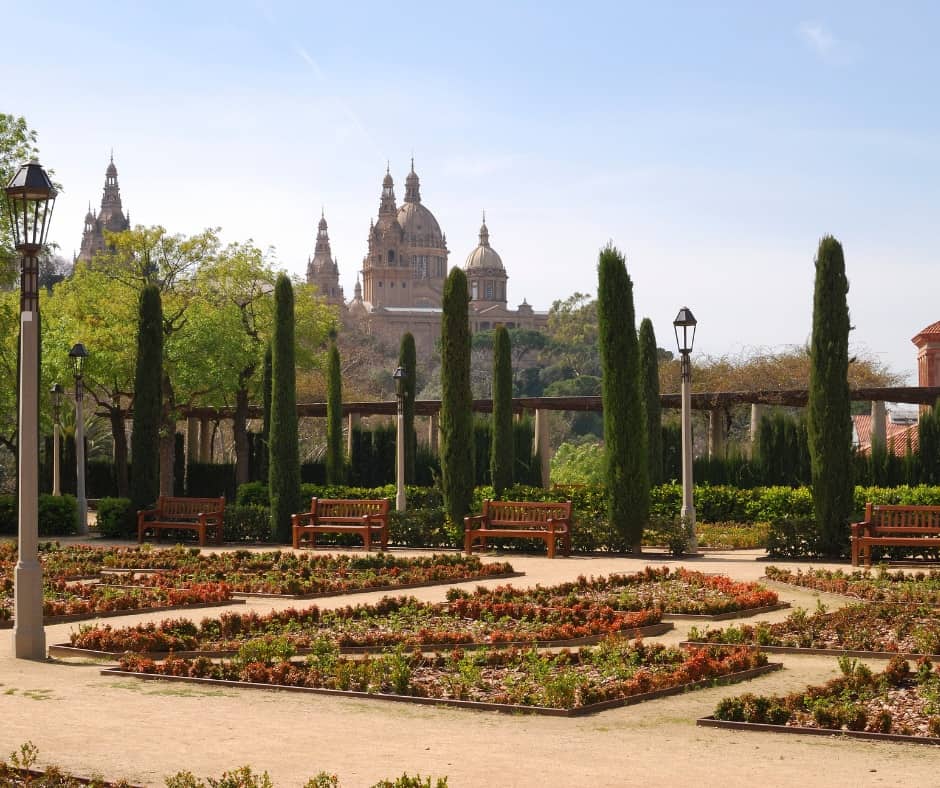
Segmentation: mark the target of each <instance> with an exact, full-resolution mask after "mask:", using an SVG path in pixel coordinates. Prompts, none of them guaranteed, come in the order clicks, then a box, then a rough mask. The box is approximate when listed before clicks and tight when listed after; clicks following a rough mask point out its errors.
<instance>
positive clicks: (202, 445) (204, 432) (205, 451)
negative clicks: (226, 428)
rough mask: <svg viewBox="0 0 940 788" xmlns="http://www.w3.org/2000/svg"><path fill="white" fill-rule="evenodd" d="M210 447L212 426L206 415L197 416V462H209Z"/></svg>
mask: <svg viewBox="0 0 940 788" xmlns="http://www.w3.org/2000/svg"><path fill="white" fill-rule="evenodd" d="M211 449H212V427H211V425H210V424H209V417H208V416H200V417H199V462H209V461H210V459H211V456H212V454H211Z"/></svg>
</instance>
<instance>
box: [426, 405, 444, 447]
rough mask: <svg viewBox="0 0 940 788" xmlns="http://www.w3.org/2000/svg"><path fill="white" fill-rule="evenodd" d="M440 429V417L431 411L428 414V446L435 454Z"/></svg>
mask: <svg viewBox="0 0 940 788" xmlns="http://www.w3.org/2000/svg"><path fill="white" fill-rule="evenodd" d="M440 431H441V425H440V417H439V416H438V414H437V413H432V414H431V415H430V416H428V448H429V449H430V450H431V451H432V452H433V453H434V454H437V452H438V446H439V445H440Z"/></svg>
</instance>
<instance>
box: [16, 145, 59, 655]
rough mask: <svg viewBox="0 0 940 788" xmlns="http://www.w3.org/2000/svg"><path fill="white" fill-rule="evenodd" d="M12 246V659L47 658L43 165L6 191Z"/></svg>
mask: <svg viewBox="0 0 940 788" xmlns="http://www.w3.org/2000/svg"><path fill="white" fill-rule="evenodd" d="M4 194H5V195H6V200H7V207H8V209H9V210H8V212H9V215H10V223H11V225H12V230H13V245H14V246H15V247H16V251H17V252H19V254H20V380H19V402H18V405H19V435H18V439H17V452H18V468H19V502H18V509H17V516H18V518H19V520H18V522H19V545H18V546H19V557H18V558H17V561H16V569H15V570H14V572H13V577H14V602H13V611H14V612H13V615H14V618H15V623H14V625H13V653H14V656H16V658H17V659H38V660H42V659H45V658H46V632H45V630H44V629H43V626H42V567H41V566H40V565H39V253H40V252H41V251H42V248H43V246H45V244H46V235H47V234H48V232H49V221H50V219H51V218H52V209H53V207H54V206H55V198H56V190H55V187H54V186H53V185H52V181H51V180H49V176H48V175H47V174H46V171H45V170H43V168H42V167H41V166H40V165H39V163H38V162H35V161H33V162H30V163H29V164H24V165H23V166H22V167H20V168H19V170H18V171H17V173H16V175H14V176H13V178H12V179H11V180H10V182H9V183H8V184H7V185H6V188H5V189H4Z"/></svg>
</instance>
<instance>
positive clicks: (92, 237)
mask: <svg viewBox="0 0 940 788" xmlns="http://www.w3.org/2000/svg"><path fill="white" fill-rule="evenodd" d="M130 226H131V218H130V212H128V213H127V216H125V215H124V211H123V209H122V207H121V189H120V187H119V186H118V173H117V167H115V166H114V154H113V153H112V154H111V162H110V163H109V164H108V168H107V169H106V170H105V173H104V193H103V194H102V196H101V210H100V211H98V214H97V215H95V214H94V213H92V211H91V203H89V205H88V213H87V214H85V229H84V231H83V232H82V245H81V251H79V253H78V255H77V256H76V258H75V262H79V261H80V262H85V263H88V262H91V260H92V259H93V258H94V256H95V255H96V254H98V253H99V252H102V251H104V249H105V240H104V233H105V230H107V231H108V232H112V233H119V232H123V231H124V230H128V229H130Z"/></svg>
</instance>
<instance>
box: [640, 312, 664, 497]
mask: <svg viewBox="0 0 940 788" xmlns="http://www.w3.org/2000/svg"><path fill="white" fill-rule="evenodd" d="M638 341H639V346H640V387H641V389H642V392H643V413H644V414H645V416H646V456H647V457H648V467H649V479H650V484H662V483H663V430H662V407H661V406H660V402H659V352H658V350H657V348H656V333H655V332H654V331H653V321H652V320H650V319H649V318H648V317H644V318H643V320H642V321H641V322H640V333H639V339H638Z"/></svg>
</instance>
